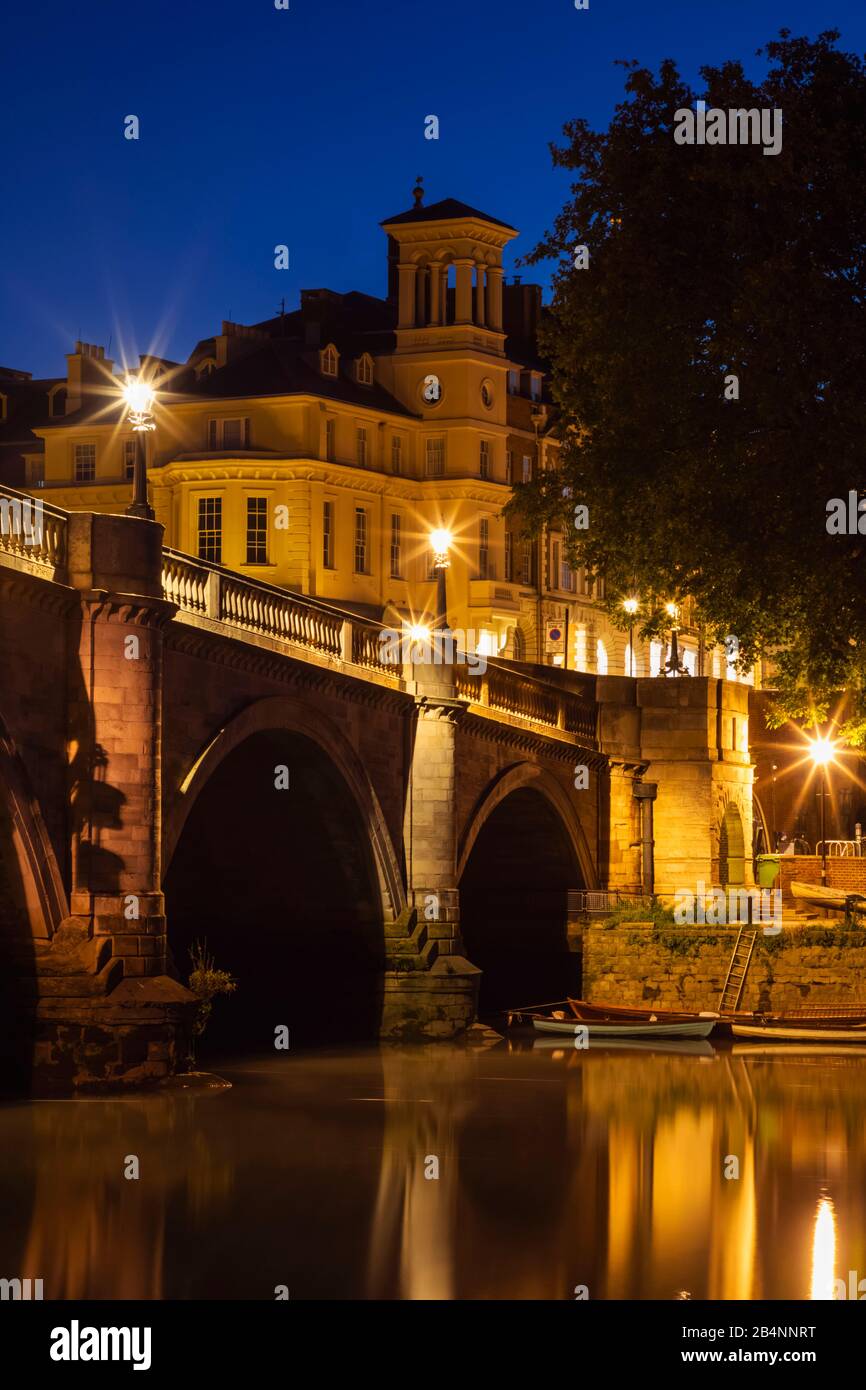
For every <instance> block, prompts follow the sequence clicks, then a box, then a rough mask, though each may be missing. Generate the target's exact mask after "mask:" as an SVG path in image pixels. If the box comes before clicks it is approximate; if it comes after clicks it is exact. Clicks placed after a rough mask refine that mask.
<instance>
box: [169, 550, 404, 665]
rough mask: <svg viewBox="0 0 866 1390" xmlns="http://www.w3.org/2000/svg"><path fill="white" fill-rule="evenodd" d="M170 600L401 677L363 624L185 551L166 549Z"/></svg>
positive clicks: (375, 632)
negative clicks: (186, 553)
mask: <svg viewBox="0 0 866 1390" xmlns="http://www.w3.org/2000/svg"><path fill="white" fill-rule="evenodd" d="M162 581H163V592H164V594H165V597H166V598H167V599H168V600H169V601H170V602H171V603H174V604H177V607H178V609H179V611H180V613H181V614H183V613H193V614H196V615H197V616H199V617H203V618H210V619H212V620H214V621H215V622H220V623H225V624H226V625H227V626H229V627H232V628H236V629H239V630H240V631H242V632H252V633H256V634H258V635H260V636H264V637H270V638H272V639H274V640H276V641H278V642H286V643H290V644H291V645H292V646H296V647H304V648H306V649H307V650H308V651H313V652H317V653H318V654H319V655H322V656H330V657H333V658H334V659H335V660H337V661H345V662H351V663H352V664H354V665H356V666H364V667H367V668H368V669H370V670H375V671H381V672H383V673H384V674H386V675H390V676H395V677H396V676H398V675H399V672H398V671H397V670H396V669H395V667H394V666H393V665H389V664H388V663H387V662H386V661H385V660H384V659H383V657H382V656H381V654H380V647H379V641H378V634H379V629H378V628H377V627H376V625H375V624H372V623H365V622H363V620H361V619H357V618H354V617H352V618H349V617H345V616H344V615H343V614H341V613H340V612H338V611H337V610H335V609H330V608H326V607H325V606H324V605H320V604H317V603H316V602H315V600H313V599H309V598H307V597H306V596H304V595H295V594H293V593H292V592H291V591H290V590H288V589H280V588H278V587H277V586H276V585H274V584H266V583H263V582H262V581H259V580H254V579H247V578H246V577H245V576H243V575H240V574H237V573H235V571H233V570H229V569H226V568H225V567H224V566H222V565H217V564H213V563H212V562H210V561H207V560H197V559H195V558H194V557H193V556H191V555H185V554H184V553H183V552H182V551H179V550H172V549H170V548H168V547H164V548H163V570H162Z"/></svg>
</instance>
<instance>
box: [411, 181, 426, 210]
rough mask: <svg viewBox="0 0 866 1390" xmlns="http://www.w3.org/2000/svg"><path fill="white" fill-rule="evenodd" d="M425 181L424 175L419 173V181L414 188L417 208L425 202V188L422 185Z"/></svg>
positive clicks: (413, 195)
mask: <svg viewBox="0 0 866 1390" xmlns="http://www.w3.org/2000/svg"><path fill="white" fill-rule="evenodd" d="M423 183H424V175H423V174H419V175H418V181H417V183H416V184H415V187H414V188H413V189H412V197H413V198H414V199H415V206H416V208H420V207H421V205H422V203H423V202H424V189H423V187H422V185H423Z"/></svg>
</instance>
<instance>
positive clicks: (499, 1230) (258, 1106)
mask: <svg viewBox="0 0 866 1390" xmlns="http://www.w3.org/2000/svg"><path fill="white" fill-rule="evenodd" d="M227 1075H229V1076H230V1079H231V1080H232V1081H233V1086H234V1089H232V1090H230V1091H226V1092H223V1093H221V1094H219V1095H213V1094H208V1095H198V1096H196V1095H192V1094H188V1093H184V1094H182V1095H181V1094H177V1093H175V1094H169V1095H162V1096H154V1097H149V1098H143V1097H142V1098H138V1099H134V1100H127V1101H105V1102H98V1103H96V1102H91V1103H87V1102H82V1103H78V1104H57V1105H54V1104H41V1105H40V1104H37V1105H30V1106H16V1107H10V1108H9V1109H7V1110H0V1198H2V1201H3V1209H4V1212H6V1213H7V1218H6V1220H5V1221H4V1223H2V1224H0V1277H4V1278H11V1277H15V1276H18V1277H21V1278H42V1279H43V1280H44V1282H45V1297H46V1298H256V1299H261V1298H264V1299H271V1298H273V1297H274V1289H275V1287H276V1285H277V1284H285V1285H287V1286H288V1287H289V1290H290V1296H291V1298H292V1299H297V1298H301V1299H303V1298H396V1299H407V1300H411V1299H435V1300H448V1299H459V1298H480V1299H500V1298H503V1299H504V1298H508V1299H571V1298H573V1297H574V1296H575V1294H574V1291H575V1289H576V1288H577V1287H578V1286H581V1285H586V1287H587V1288H588V1290H589V1297H590V1298H592V1299H648V1298H659V1299H673V1298H676V1297H677V1296H678V1295H680V1294H681V1291H683V1290H688V1291H689V1295H690V1296H691V1297H692V1298H695V1299H766V1298H773V1299H776V1298H793V1299H807V1298H812V1299H832V1298H833V1296H834V1289H835V1287H836V1282H835V1281H836V1272H837V1270H843V1271H844V1270H849V1269H853V1270H859V1269H861V1268H862V1269H864V1270H866V1264H864V1261H866V1183H864V1181H863V1177H864V1170H866V1123H864V1120H863V1115H864V1114H866V1055H864V1052H863V1051H862V1050H858V1049H854V1048H852V1049H847V1050H842V1049H834V1051H833V1053H832V1055H831V1054H827V1053H822V1052H821V1050H820V1049H811V1050H808V1049H798V1048H793V1049H787V1050H786V1049H785V1048H784V1047H778V1046H777V1047H775V1048H770V1047H751V1046H746V1047H740V1046H734V1047H730V1046H729V1047H723V1048H720V1049H718V1050H715V1051H714V1050H713V1048H712V1047H710V1046H708V1045H705V1044H701V1045H699V1046H698V1047H696V1048H694V1049H691V1050H690V1049H688V1048H682V1049H678V1048H676V1047H673V1048H672V1049H671V1050H669V1051H665V1052H653V1051H651V1050H641V1049H640V1048H626V1049H619V1050H617V1049H616V1048H613V1047H610V1048H609V1047H603V1046H598V1047H590V1048H589V1049H588V1050H587V1051H584V1050H580V1049H568V1048H563V1047H562V1046H561V1045H560V1044H559V1043H557V1045H556V1046H555V1047H553V1048H550V1047H547V1048H544V1047H542V1048H534V1047H532V1046H531V1045H527V1043H526V1042H523V1043H520V1042H518V1041H509V1042H507V1043H505V1044H502V1045H499V1046H497V1047H493V1048H490V1049H488V1050H486V1051H475V1050H471V1049H468V1048H456V1047H449V1046H433V1047H428V1048H415V1049H412V1048H399V1047H392V1048H383V1049H381V1050H379V1049H368V1050H355V1051H345V1052H338V1051H334V1052H330V1053H320V1054H314V1053H310V1054H306V1055H304V1054H298V1055H294V1056H289V1057H287V1058H286V1059H282V1058H281V1059H279V1060H275V1059H274V1058H272V1057H271V1058H267V1059H261V1060H257V1061H256V1062H255V1063H244V1064H240V1065H238V1067H236V1068H232V1069H230V1070H229V1071H228V1072H227ZM129 1154H136V1155H137V1156H138V1157H139V1159H140V1164H141V1178H140V1179H139V1180H138V1181H131V1182H130V1181H126V1180H125V1179H124V1177H123V1168H124V1161H125V1158H126V1156H127V1155H129ZM434 1159H435V1163H433V1162H431V1160H434ZM831 1185H832V1198H831V1197H830V1196H829V1195H828V1189H829V1188H830V1186H831ZM810 1265H811V1267H810Z"/></svg>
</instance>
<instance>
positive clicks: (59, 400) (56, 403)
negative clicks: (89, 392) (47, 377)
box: [48, 386, 66, 420]
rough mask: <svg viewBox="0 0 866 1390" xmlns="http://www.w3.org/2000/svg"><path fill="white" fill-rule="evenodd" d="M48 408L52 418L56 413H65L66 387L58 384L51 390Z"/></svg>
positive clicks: (54, 417) (55, 416)
mask: <svg viewBox="0 0 866 1390" xmlns="http://www.w3.org/2000/svg"><path fill="white" fill-rule="evenodd" d="M48 410H49V413H50V415H51V418H52V420H54V419H56V418H57V416H58V415H65V414H66V387H65V386H58V387H56V388H55V389H54V391H52V393H51V396H50V398H49V403H48Z"/></svg>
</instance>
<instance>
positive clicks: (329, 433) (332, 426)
mask: <svg viewBox="0 0 866 1390" xmlns="http://www.w3.org/2000/svg"><path fill="white" fill-rule="evenodd" d="M325 458H326V459H327V461H328V463H336V462H337V422H336V420H335V419H334V417H333V415H331V416H330V417H329V418H328V419H327V420H326V421H325Z"/></svg>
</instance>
